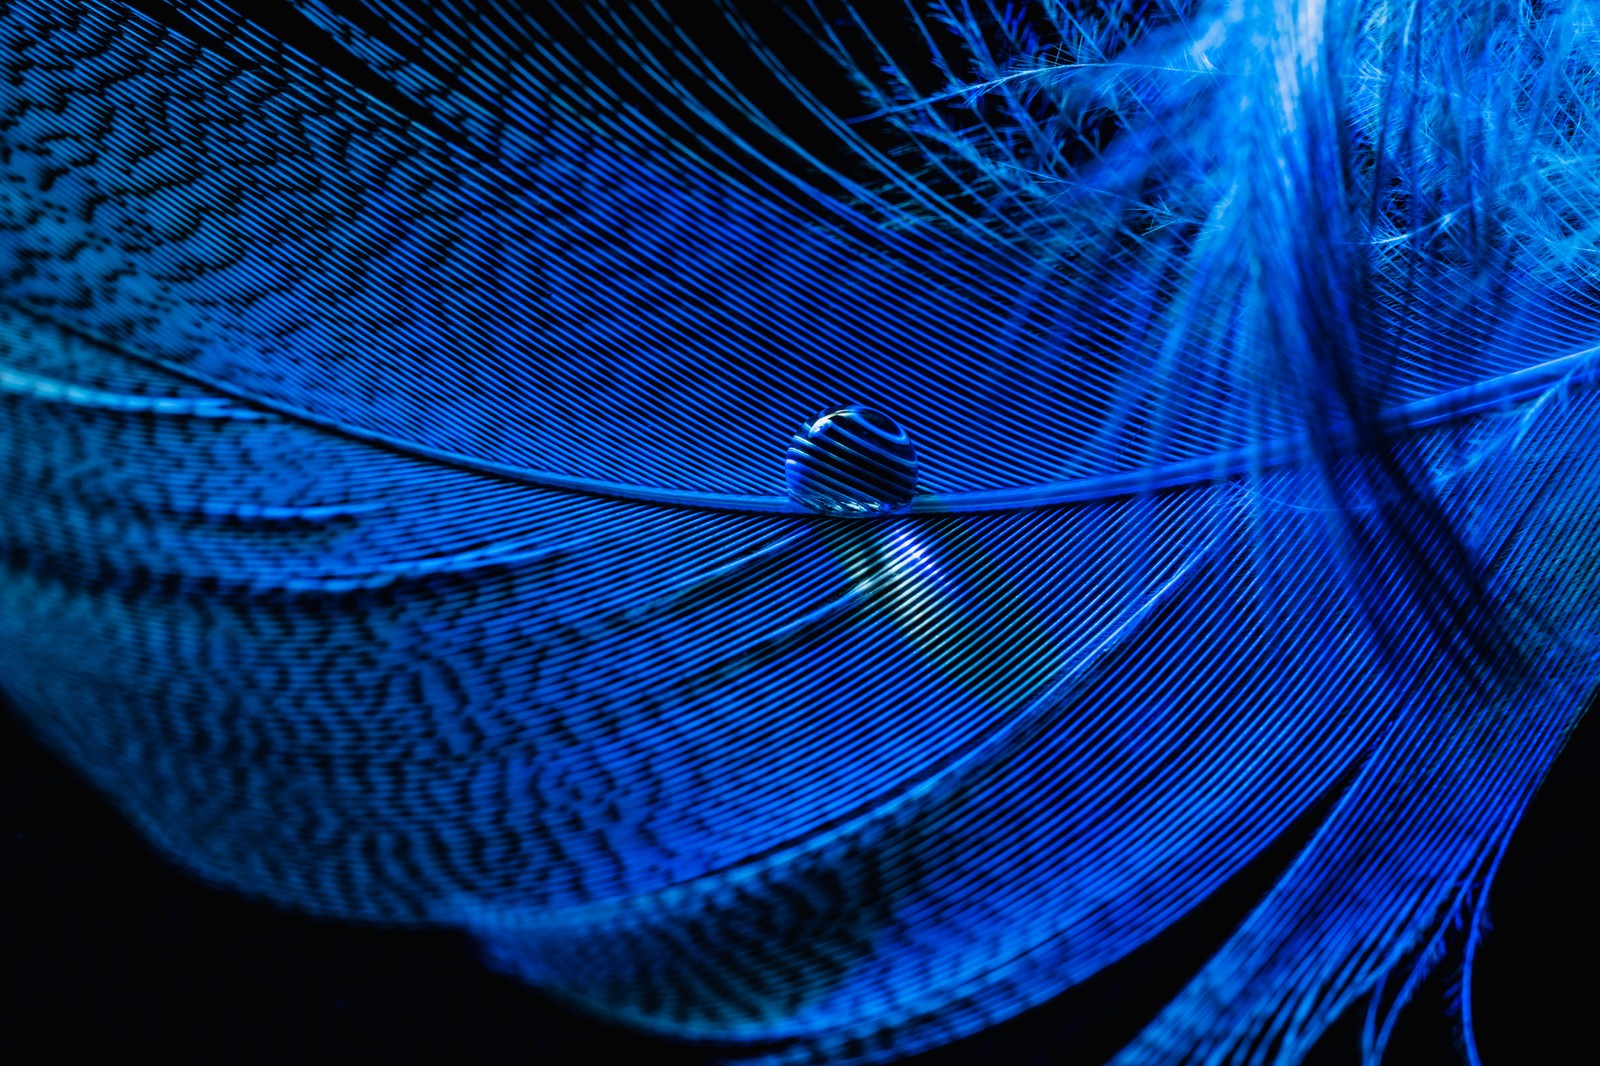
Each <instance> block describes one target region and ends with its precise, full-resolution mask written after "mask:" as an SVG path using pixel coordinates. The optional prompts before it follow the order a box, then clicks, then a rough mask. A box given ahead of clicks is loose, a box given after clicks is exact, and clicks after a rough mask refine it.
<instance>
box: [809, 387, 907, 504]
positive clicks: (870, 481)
mask: <svg viewBox="0 0 1600 1066" xmlns="http://www.w3.org/2000/svg"><path fill="white" fill-rule="evenodd" d="M784 476H785V481H786V482H787V484H788V488H789V495H790V496H791V497H793V498H794V499H795V500H796V501H798V502H799V503H801V504H803V505H804V506H806V507H808V508H810V509H811V510H813V511H816V512H818V513H820V514H828V515H836V516H839V517H867V516H871V515H884V514H894V513H895V512H897V511H903V510H905V509H906V508H907V507H909V506H910V504H911V496H912V494H913V493H914V492H915V491H916V487H917V451H916V448H914V447H913V446H912V444H911V438H910V437H908V436H907V435H906V431H905V430H904V429H902V428H901V427H900V426H899V424H898V423H896V422H895V420H894V419H892V418H890V417H889V416H888V415H885V414H883V413H881V412H879V411H874V410H872V409H871V408H867V407H836V408H832V409H830V410H826V411H823V412H821V413H820V414H818V415H816V416H815V417H813V418H811V419H809V420H808V421H807V422H806V424H805V425H803V426H801V427H800V431H799V432H798V433H796V434H795V435H794V437H793V439H791V440H790V442H789V454H788V457H787V458H786V459H785V461H784Z"/></svg>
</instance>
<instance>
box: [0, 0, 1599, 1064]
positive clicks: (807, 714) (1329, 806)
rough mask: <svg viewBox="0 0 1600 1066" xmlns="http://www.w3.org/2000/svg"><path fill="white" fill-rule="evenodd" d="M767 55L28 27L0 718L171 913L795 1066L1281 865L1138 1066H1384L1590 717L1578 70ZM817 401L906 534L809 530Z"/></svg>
mask: <svg viewBox="0 0 1600 1066" xmlns="http://www.w3.org/2000/svg"><path fill="white" fill-rule="evenodd" d="M713 7H714V12H713V11H712V8H713ZM887 7H888V6H887V5H885V8H887ZM713 21H714V22H715V24H716V25H717V26H718V27H719V28H718V30H717V33H716V35H715V39H716V40H717V41H718V42H720V44H717V45H716V46H715V47H713V45H712V44H711V43H708V42H709V41H710V40H711V38H710V37H708V36H705V35H704V34H703V32H702V30H703V26H701V27H698V28H697V25H696V23H697V22H698V23H703V24H710V23H711V22H713ZM795 25H796V27H797V29H796V33H797V34H800V33H802V32H804V33H805V34H808V35H809V36H808V37H805V38H804V40H805V41H807V42H809V45H808V47H813V48H815V49H816V50H818V51H819V52H821V53H826V54H828V55H829V56H831V58H832V60H834V62H833V63H817V64H813V65H809V66H805V67H803V68H802V67H800V66H797V65H796V63H795V62H794V61H793V59H792V55H793V52H792V50H791V51H786V50H785V49H783V48H780V47H778V46H777V45H778V42H775V41H773V40H771V39H770V38H764V37H763V36H762V35H761V33H759V32H758V31H757V30H756V29H755V28H753V27H752V26H751V25H750V24H749V23H748V22H747V21H746V20H745V19H744V18H743V16H741V15H740V13H739V12H738V11H736V10H734V9H733V8H732V7H727V6H723V5H707V9H706V10H705V11H701V12H699V13H698V14H697V16H696V19H695V20H693V21H691V20H688V19H682V20H675V18H674V16H673V14H672V13H671V12H669V11H667V10H666V9H665V8H663V7H660V6H658V5H657V4H654V3H644V4H638V5H624V4H620V3H611V2H598V3H594V4H588V5H577V4H572V5H561V4H553V5H550V6H548V7H546V8H529V9H527V10H523V9H520V8H517V7H515V6H513V5H512V4H511V3H510V2H509V0H450V2H448V3H443V4H439V3H434V4H423V3H421V2H420V0H296V2H295V3H293V4H292V5H290V4H287V3H263V4H237V5H232V4H229V3H226V2H224V0H141V2H134V3H127V2H122V0H0V410H3V414H0V451H3V461H0V480H3V485H4V496H3V499H4V503H3V505H0V547H3V554H0V685H3V688H4V692H5V694H6V696H7V697H8V698H9V699H10V701H11V702H13V703H14V704H15V706H16V707H17V708H19V709H20V711H21V713H22V714H23V715H24V716H25V718H26V719H27V720H28V721H29V722H30V723H31V724H32V726H33V727H34V728H35V729H36V730H37V731H38V733H39V734H40V735H41V736H42V737H44V738H45V739H46V740H47V741H48V743H49V744H50V745H51V746H52V747H53V748H54V749H56V750H57V751H59V752H60V753H61V755H62V756H63V757H64V758H65V759H67V760H69V761H70V762H71V763H72V764H73V765H75V766H77V767H78V768H79V769H80V770H81V771H82V772H83V773H84V774H86V775H87V776H88V777H89V779H91V780H92V781H93V782H94V783H95V784H96V785H97V786H98V787H99V788H100V789H101V790H103V791H104V792H105V794H106V795H107V796H109V797H110V798H111V799H112V800H113V801H114V802H115V803H116V804H117V805H118V806H119V808H120V809H121V810H122V811H123V812H125V814H126V815H127V817H128V818H129V819H131V820H132V822H133V823H134V824H136V825H137V826H138V827H139V829H140V830H141V831H142V832H143V833H145V834H146V835H147V836H148V838H149V839H150V840H151V841H152V842H153V843H154V844H155V845H156V846H158V847H159V848H160V849H162V850H163V851H164V852H165V853H166V854H168V855H170V856H172V857H173V858H174V859H175V860H176V861H177V862H179V863H181V864H182V865H183V866H185V867H186V868H188V869H190V870H192V871H194V872H195V873H196V874H197V875H198V876H200V877H203V878H205V879H207V880H208V881H211V882H214V883H216V884H219V885H223V886H227V887H229V888H231V889H234V890H236V891H239V892H242V893H245V894H248V895H251V896H254V897H259V898H263V899H266V900H270V901H273V902H275V903H278V904H281V905H284V906H289V907H294V908H299V909H302V910H305V911H309V912H312V913H315V914H319V915H328V916H335V917H339V918H343V919H348V920H352V921H365V922H383V923H398V924H415V925H437V926H449V927H458V928H464V929H467V930H470V931H472V932H473V933H474V934H476V935H477V936H478V937H479V938H480V939H481V942H482V943H483V945H484V948H485V952H486V955H487V957H488V958H489V959H490V960H491V962H492V964H493V965H496V966H498V967H501V968H504V969H506V970H508V971H510V972H513V973H516V974H518V975H520V976H522V977H524V978H526V979H527V980H529V981H531V982H534V983H535V984H537V985H539V986H541V987H542V988H544V989H547V990H549V991H550V992H552V993H553V994H555V995H557V996H559V997H561V998H563V999H565V1000H567V1001H569V1002H572V1003H574V1004H577V1005H579V1006H581V1007H582V1008H584V1009H587V1010H591V1011H595V1012H599V1013H601V1014H604V1015H606V1016H608V1017H611V1018H614V1019H618V1020H620V1021H623V1022H626V1023H629V1024H632V1025H636V1026H639V1027H642V1028H644V1029H647V1030H651V1031H654V1032H658V1033H662V1034H666V1035H669V1036H674V1037H683V1038H688V1039H694V1040H704V1041H708V1042H711V1043H714V1044H716V1045H719V1046H721V1047H723V1048H724V1050H725V1054H726V1055H727V1057H728V1058H729V1059H749V1060H755V1061H761V1062H772V1063H780V1062H830V1063H831V1062H866V1061H881V1060H886V1059H890V1058H894V1057H897V1056H900V1055H904V1054H908V1053H911V1052H914V1051H916V1050H918V1049H922V1048H926V1047H931V1046H934V1045H937V1044H941V1043H944V1042H947V1041H950V1040H952V1039H954V1038H957V1037H959V1036H962V1035H965V1034H968V1033H972V1032H975V1031H977V1030H979V1029H981V1028H983V1027H985V1026H986V1025H989V1024H991V1023H993V1022H996V1021H998V1020H1000V1019H1004V1018H1007V1017H1010V1016H1013V1015H1016V1014H1017V1013H1019V1012H1021V1011H1023V1010H1024V1009H1026V1008H1028V1007H1030V1006H1032V1005H1035V1004H1039V1003H1041V1002H1043V1001H1045V1000H1047V999H1049V998H1051V997H1053V996H1056V995H1057V994H1059V993H1061V992H1063V991H1065V990H1067V989H1069V988H1071V987H1073V986H1075V985H1079V984H1081V983H1082V982H1084V981H1086V980H1088V979H1090V978H1091V977H1093V976H1094V975H1095V974H1097V973H1099V972H1102V971H1104V970H1105V968H1106V967H1108V966H1110V965H1111V964H1113V963H1115V962H1117V961H1118V960H1119V959H1123V958H1126V957H1127V956H1129V954H1130V953H1131V952H1134V951H1135V950H1136V949H1138V948H1139V947H1140V946H1141V945H1144V944H1147V943H1149V942H1150V941H1151V940H1152V939H1153V938H1155V937H1156V936H1157V935H1158V934H1160V933H1161V932H1162V931H1163V930H1165V929H1168V928H1170V927H1171V926H1173V924H1174V923H1176V922H1178V921H1179V920H1180V919H1181V918H1183V916H1184V915H1185V914H1187V913H1189V912H1191V911H1192V910H1193V909H1194V908H1195V907H1196V906H1198V905H1199V904H1200V903H1201V902H1203V901H1204V900H1206V899H1207V898H1208V896H1210V895H1211V894H1213V893H1214V892H1216V891H1217V890H1218V889H1219V887H1220V886H1222V885H1224V884H1226V883H1227V881H1228V879H1229V878H1230V877H1231V876H1232V875H1233V874H1235V873H1237V872H1238V871H1240V870H1241V869H1243V868H1244V867H1245V866H1246V865H1247V864H1248V863H1249V862H1250V860H1251V859H1252V858H1253V857H1255V856H1257V855H1258V854H1260V853H1261V852H1262V851H1263V850H1264V849H1266V848H1267V847H1268V846H1269V845H1271V844H1272V843H1273V842H1274V841H1276V840H1278V839H1279V837H1280V836H1281V835H1282V834H1283V833H1284V832H1285V831H1286V829H1287V827H1289V826H1290V825H1292V824H1295V823H1296V822H1297V820H1299V819H1302V818H1304V817H1306V816H1307V815H1312V814H1314V815H1315V816H1316V817H1318V818H1319V819H1320V821H1318V823H1317V826H1316V829H1315V832H1314V833H1313V834H1312V835H1311V836H1310V838H1309V839H1308V840H1307V842H1306V843H1305V845H1304V847H1303V848H1302V849H1301V850H1300V851H1299V853H1298V854H1297V855H1296V857H1295V859H1294V861H1293V862H1292V863H1291V864H1290V865H1289V866H1288V867H1287V868H1286V869H1285V870H1284V871H1283V873H1282V874H1281V876H1280V877H1279V878H1278V879H1277V881H1276V883H1275V884H1274V885H1273V887H1272V889H1271V891H1270V892H1269V893H1268V894H1267V895H1266V896H1265V897H1264V898H1262V899H1261V900H1260V901H1259V903H1257V904H1256V905H1255V906H1254V908H1253V909H1252V910H1251V911H1250V913H1249V914H1248V916H1247V917H1246V918H1245V919H1244V921H1243V922H1242V924H1240V925H1239V926H1238V928H1237V929H1236V930H1235V931H1234V932H1233V933H1232V934H1231V936H1230V937H1229V938H1228V939H1227V940H1226V942H1225V943H1224V944H1223V946H1222V947H1221V949H1220V950H1219V951H1217V952H1216V954H1215V955H1214V956H1213V957H1212V958H1211V959H1210V960H1209V962H1207V963H1206V965H1204V966H1203V967H1202V968H1201V969H1200V970H1199V971H1198V972H1197V973H1195V974H1194V975H1193V976H1192V978H1191V979H1190V980H1189V982H1188V984H1187V986H1186V987H1184V989H1183V990H1182V991H1181V992H1180V993H1179V994H1178V995H1177V996H1176V997H1175V998H1174V999H1173V1000H1172V1001H1171V1003H1170V1004H1169V1005H1168V1006H1167V1007H1166V1009H1165V1010H1163V1011H1162V1012H1161V1013H1160V1014H1159V1015H1158V1016H1157V1017H1156V1018H1155V1019H1154V1020H1153V1021H1152V1022H1151V1023H1150V1024H1149V1025H1148V1026H1147V1027H1146V1028H1145V1029H1144V1030H1143V1031H1142V1032H1141V1033H1140V1034H1139V1035H1138V1036H1137V1038H1135V1039H1134V1040H1133V1042H1132V1043H1131V1044H1129V1045H1128V1046H1127V1047H1126V1048H1124V1049H1123V1050H1122V1051H1121V1052H1120V1054H1119V1055H1118V1056H1117V1057H1116V1059H1115V1061H1116V1062H1118V1063H1125V1064H1135V1063H1191V1062H1192V1063H1247V1062H1248V1063H1256V1062H1280V1063H1292V1062H1295V1061H1297V1060H1298V1059H1299V1058H1300V1057H1302V1056H1303V1055H1304V1053H1305V1052H1306V1051H1307V1050H1308V1049H1309V1047H1310V1046H1311V1044H1312V1043H1313V1042H1314V1041H1315V1040H1316V1038H1317V1037H1318V1036H1319V1035H1320V1034H1321V1033H1322V1032H1323V1031H1324V1030H1325V1029H1326V1028H1327V1027H1328V1026H1329V1024H1330V1023H1331V1022H1332V1021H1333V1020H1334V1019H1335V1018H1337V1017H1339V1016H1340V1015H1341V1014H1342V1013H1344V1012H1345V1011H1346V1010H1347V1009H1348V1008H1349V1007H1350V1006H1351V1005H1352V1004H1365V1005H1366V1006H1365V1010H1366V1011H1367V1023H1366V1027H1365V1032H1364V1038H1363V1048H1364V1058H1365V1060H1366V1061H1369V1062H1376V1061H1378V1060H1379V1059H1381V1058H1382V1055H1383V1051H1384V1046H1385V1043H1386V1040H1387V1038H1388V1033H1389V1031H1390V1028H1391V1025H1392V1023H1393V1020H1394V1017H1395V1015H1396V1012H1397V1011H1398V1010H1399V1009H1400V1007H1401V1006H1402V1005H1403V1004H1404V1003H1405V1002H1406V1000H1407V999H1408V998H1409V995H1410V991H1411V989H1412V988H1413V986H1414V985H1415V983H1416V982H1417V980H1418V979H1419V977H1420V976H1421V974H1422V973H1423V972H1424V971H1425V970H1426V968H1427V966H1428V965H1429V964H1430V963H1431V962H1432V961H1433V960H1435V959H1436V958H1437V957H1438V956H1439V954H1440V952H1441V951H1442V950H1444V949H1445V948H1446V947H1448V946H1449V937H1450V936H1451V933H1450V931H1451V929H1452V928H1453V927H1456V926H1458V925H1459V924H1461V923H1466V925H1467V927H1468V928H1469V929H1472V928H1475V927H1476V924H1477V923H1478V922H1479V920H1480V918H1481V911H1482V907H1483V905H1484V900H1485V894H1486V891H1487V886H1488V883H1489V879H1490V877H1491V875H1492V873H1493V870H1494V867H1495V864H1496V862H1497V861H1498V857H1499V855H1500V853H1501V850H1502V848H1503V847H1504V845H1505V842H1506V839H1507V836H1508V833H1509V832H1510V830H1511V828H1512V827H1513V826H1514V824H1515V822H1516V819H1517V816H1518V813H1519V812H1520V811H1521V809H1522V808H1523V806H1524V805H1525V804H1526V802H1527V801H1528V798H1529V797H1530V795H1531V794H1532V792H1533V790H1534V789H1535V788H1536V787H1537V785H1538V783H1539V781H1540V778H1541V776H1542V775H1543V774H1544V772H1545V771H1546V769H1547V768H1548V767H1549V765H1550V763H1551V761H1552V759H1553V758H1554V757H1555V755H1556V753H1557V752H1558V750H1559V749H1560V747H1561V744H1562V741H1563V738H1564V737H1565V736H1566V734H1567V733H1568V732H1569V731H1570V729H1571V728H1572V726H1573V724H1574V722H1575V721H1576V719H1577V717H1578V715H1579V714H1580V713H1581V710H1582V707H1583V705H1584V702H1585V700H1586V698H1587V695H1588V693H1589V691H1590V690H1591V688H1592V687H1593V681H1594V655H1595V632H1596V619H1595V617H1594V614H1595V607H1594V605H1595V604H1596V603H1597V602H1600V600H1597V595H1596V593H1597V590H1596V587H1595V586H1596V581H1597V573H1596V566H1595V563H1596V534H1595V503H1596V499H1597V497H1596V489H1597V478H1600V451H1597V449H1596V447H1595V445H1594V443H1593V442H1594V441H1595V440H1596V439H1597V434H1600V405H1597V402H1596V396H1595V394H1594V391H1593V389H1592V388H1591V386H1592V385H1593V383H1594V381H1595V376H1596V358H1597V353H1600V305H1597V301H1596V287H1595V276H1594V275H1595V269H1596V267H1595V264H1596V262H1597V258H1596V251H1597V249H1596V246H1595V245H1596V242H1595V237H1596V233H1597V230H1596V225H1597V216H1596V208H1597V206H1600V183H1597V178H1596V175H1597V174H1600V165H1597V163H1600V160H1597V148H1600V143H1597V138H1596V133H1597V129H1600V127H1597V126H1596V122H1595V108H1596V105H1597V103H1600V71H1597V67H1596V63H1597V60H1600V43H1597V36H1596V26H1595V24H1594V14H1593V9H1592V8H1591V6H1590V5H1587V4H1584V3H1576V2H1574V3H1561V2H1558V0H1549V2H1535V0H1516V2H1511V0H1488V2H1475V3H1465V2H1445V0H1440V2H1426V3H1425V2H1423V0H1411V2H1403V0H1225V2H1211V0H1150V2H1148V3H1135V2H1132V0H1126V2H1123V0H1104V2H1100V3H1090V2H1087V0H1084V2H1068V0H1034V2H1033V3H1030V4H1024V5H998V4H993V5H991V3H990V0H950V2H948V3H931V2H919V3H915V4H911V5H910V6H907V7H905V8H903V9H901V8H899V7H895V8H894V9H893V10H892V11H887V10H885V9H878V10H869V8H868V5H861V6H860V7H859V8H851V7H848V6H840V7H838V8H823V7H822V6H820V0H819V5H818V6H813V7H802V8H800V9H798V10H797V11H796V12H795ZM890 25H893V26H895V27H897V29H896V31H895V33H894V34H890V33H888V32H887V31H886V29H885V27H887V26H890ZM907 42H912V44H913V45H914V46H915V47H914V49H912V51H909V52H908V50H907ZM735 54H736V55H737V57H738V58H737V59H735V58H734V56H735ZM736 63H737V64H743V66H742V67H740V70H742V71H743V73H742V74H738V75H737V76H735V75H733V74H729V73H728V71H729V70H731V69H733V66H732V65H733V64H736ZM752 70H754V71H755V72H756V73H755V74H752V73H751V71H752ZM755 80H761V83H762V84H765V85H767V86H768V87H769V90H770V92H771V93H773V94H774V97H780V96H781V100H776V101H775V100H774V99H762V98H758V97H757V96H755V95H753V94H752V93H751V91H750V88H749V86H750V85H751V84H754V83H755ZM840 85H847V86H848V87H849V92H848V93H840V92H839V91H837V90H838V87H839V86H840ZM840 403H862V404H867V405H869V406H871V407H873V408H875V409H877V410H881V411H884V412H888V413H890V414H891V415H892V416H893V417H894V418H895V419H897V420H898V421H899V422H900V424H901V425H903V426H904V427H906V429H907V431H908V432H909V434H910V436H911V438H912V440H914V442H915V445H916V451H917V455H918V457H919V459H920V477H921V480H920V482H919V487H918V495H917V496H916V497H915V498H914V500H913V503H912V505H911V509H910V512H909V513H907V514H903V515H895V516H889V517H884V518H875V519H859V520H850V519H838V518H830V517H824V516H819V515H814V514H811V513H808V512H807V511H806V510H805V509H804V508H803V507H800V506H798V505H796V504H794V503H792V502H791V501H790V500H789V499H788V498H787V497H786V496H785V495H784V493H783V456H784V449H785V447H786V446H787V443H788V438H789V435H790V433H792V431H793V428H794V426H795V425H797V424H799V422H800V421H801V420H802V419H804V418H806V417H807V416H808V415H811V414H813V413H814V412H816V411H817V410H819V409H822V408H825V407H827V406H828V405H834V404H840ZM1461 988H1462V989H1463V990H1467V989H1470V981H1463V982H1462V983H1461ZM1464 994H1465V993H1464ZM1467 1017H1468V1018H1470V1014H1468V1015H1467ZM1464 1036H1465V1044H1466V1049H1467V1050H1466V1053H1467V1055H1468V1057H1469V1059H1475V1058H1476V1052H1475V1051H1474V1050H1473V1045H1472V1038H1471V1032H1470V1025H1469V1026H1468V1028H1467V1031H1466V1032H1465V1033H1464Z"/></svg>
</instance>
